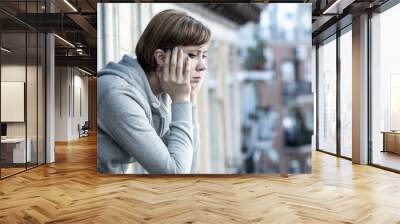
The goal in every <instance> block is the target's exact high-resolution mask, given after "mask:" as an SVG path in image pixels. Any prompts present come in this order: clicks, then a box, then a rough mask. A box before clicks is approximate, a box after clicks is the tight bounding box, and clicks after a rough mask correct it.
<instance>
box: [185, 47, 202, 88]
mask: <svg viewBox="0 0 400 224" xmlns="http://www.w3.org/2000/svg"><path fill="white" fill-rule="evenodd" d="M179 47H181V48H182V50H183V53H184V55H185V56H187V57H189V58H190V59H191V61H192V69H191V71H190V74H191V77H190V83H191V84H192V85H197V84H198V83H200V82H201V81H202V80H203V78H204V75H205V71H206V70H207V44H204V45H199V46H193V45H188V46H179Z"/></svg>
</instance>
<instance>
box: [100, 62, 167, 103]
mask: <svg viewBox="0 0 400 224" xmlns="http://www.w3.org/2000/svg"><path fill="white" fill-rule="evenodd" d="M105 75H112V76H118V77H120V78H121V79H124V80H125V81H126V82H128V83H129V84H130V85H132V88H135V89H137V90H138V91H139V92H141V93H142V94H143V96H145V97H146V98H147V100H148V102H150V105H151V106H152V107H153V108H158V107H160V101H159V100H158V99H157V97H156V96H155V95H154V94H153V91H152V90H151V87H150V84H149V81H148V79H147V76H146V73H145V72H144V70H143V68H142V67H141V66H140V64H139V62H138V61H137V59H134V58H132V57H130V56H128V55H124V56H123V57H122V59H121V61H119V62H118V63H115V62H109V63H108V64H107V65H106V66H105V67H104V68H103V69H101V70H100V71H99V72H98V73H97V77H101V76H105Z"/></svg>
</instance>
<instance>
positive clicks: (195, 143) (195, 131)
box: [190, 105, 200, 173]
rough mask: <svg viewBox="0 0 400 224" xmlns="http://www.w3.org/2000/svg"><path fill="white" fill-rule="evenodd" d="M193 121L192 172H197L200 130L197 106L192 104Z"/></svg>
mask: <svg viewBox="0 0 400 224" xmlns="http://www.w3.org/2000/svg"><path fill="white" fill-rule="evenodd" d="M192 123H193V162H192V168H191V170H190V172H191V173H197V170H198V163H199V154H200V130H199V125H198V121H197V106H196V105H192Z"/></svg>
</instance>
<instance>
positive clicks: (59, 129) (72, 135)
mask: <svg viewBox="0 0 400 224" xmlns="http://www.w3.org/2000/svg"><path fill="white" fill-rule="evenodd" d="M83 75H84V74H83V73H82V72H80V71H79V70H77V69H76V68H72V67H56V83H55V86H56V88H55V89H56V91H55V120H56V121H55V123H56V127H55V129H56V131H55V141H70V140H73V139H77V138H79V133H78V124H80V125H83V124H84V122H85V121H87V120H88V78H87V77H86V76H83ZM79 95H80V97H79ZM79 100H81V102H79ZM79 105H81V106H82V108H81V109H82V114H81V113H80V110H79Z"/></svg>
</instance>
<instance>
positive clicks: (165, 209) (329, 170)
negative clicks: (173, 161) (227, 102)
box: [0, 137, 400, 224]
mask: <svg viewBox="0 0 400 224" xmlns="http://www.w3.org/2000/svg"><path fill="white" fill-rule="evenodd" d="M56 149H57V150H56V163H55V164H50V165H46V166H41V167H39V168H36V169H33V170H30V171H28V172H26V173H22V174H19V175H17V176H13V177H10V178H8V179H5V180H2V181H0V223H43V222H48V223H373V224H376V223H385V224H386V223H400V175H399V174H395V173H391V172H387V171H384V170H380V169H377V168H374V167H369V166H359V165H352V164H351V162H350V161H347V160H343V159H338V158H335V157H333V156H330V155H326V154H323V153H320V152H314V153H313V173H312V174H311V175H294V176H289V177H288V178H285V177H280V176H261V175H259V176H257V175H253V176H190V177H174V176H164V177H160V176H99V175H98V174H97V173H96V141H95V138H93V137H92V138H85V139H83V140H81V141H77V142H71V143H69V144H57V148H56Z"/></svg>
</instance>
